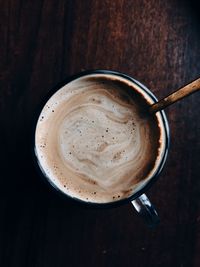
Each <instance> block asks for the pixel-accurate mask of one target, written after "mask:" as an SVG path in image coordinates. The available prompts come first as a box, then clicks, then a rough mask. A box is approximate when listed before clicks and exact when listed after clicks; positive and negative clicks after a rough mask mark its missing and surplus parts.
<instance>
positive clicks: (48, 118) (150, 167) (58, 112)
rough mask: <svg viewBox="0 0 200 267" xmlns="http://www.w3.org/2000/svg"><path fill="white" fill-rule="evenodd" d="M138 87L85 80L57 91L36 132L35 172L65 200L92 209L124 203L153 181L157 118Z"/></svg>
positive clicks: (158, 146) (105, 78) (160, 146)
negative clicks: (91, 204) (83, 203)
mask: <svg viewBox="0 0 200 267" xmlns="http://www.w3.org/2000/svg"><path fill="white" fill-rule="evenodd" d="M152 103H153V101H152V99H151V98H150V97H149V96H148V95H147V94H145V93H144V92H142V90H141V89H140V87H139V86H137V85H135V84H133V83H132V82H130V81H128V80H126V79H125V78H121V77H118V76H114V75H105V74H91V75H87V76H84V77H81V78H78V79H76V80H74V81H72V82H70V83H68V84H66V85H65V86H64V87H62V88H61V89H60V90H58V91H57V92H56V93H55V94H54V95H53V96H52V97H51V98H50V99H49V100H48V102H47V103H46V105H45V106H44V108H43V110H42V112H41V114H40V116H39V119H38V122H37V127H36V134H35V152H36V155H37V158H38V161H39V165H40V168H41V169H42V171H43V173H45V174H46V176H47V177H48V178H49V180H50V181H51V183H53V184H54V185H55V186H56V187H57V188H59V189H60V190H61V191H63V192H64V193H65V194H67V195H69V196H71V197H74V198H77V199H80V200H83V201H87V202H94V203H107V202H113V201H117V200H120V199H124V198H127V197H129V196H131V195H132V194H133V193H135V192H137V191H138V190H139V189H141V188H142V187H143V186H144V185H145V184H146V183H147V182H148V181H149V180H150V179H151V178H152V176H153V175H154V173H155V171H156V169H157V167H158V166H159V164H160V162H161V159H162V156H163V153H164V152H163V151H164V149H165V138H166V136H165V131H164V129H163V128H164V127H163V122H162V119H161V116H160V114H159V113H157V114H156V115H150V114H148V107H149V105H150V104H152Z"/></svg>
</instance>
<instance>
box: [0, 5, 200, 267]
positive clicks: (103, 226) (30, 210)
mask: <svg viewBox="0 0 200 267" xmlns="http://www.w3.org/2000/svg"><path fill="white" fill-rule="evenodd" d="M96 68H103V69H114V70H119V71H121V72H124V73H127V74H129V75H131V76H133V77H135V78H137V79H138V80H139V81H141V82H143V83H144V84H146V85H147V87H149V88H150V89H151V90H152V91H153V92H154V93H155V94H156V96H157V97H158V98H161V97H164V96H165V95H167V94H169V93H171V92H172V91H173V90H175V89H177V88H179V87H180V86H182V85H184V84H185V83H188V82H189V81H191V80H193V79H195V78H197V77H199V74H200V21H199V8H198V6H197V2H193V1H192V2H191V1H178V0H177V1H176V0H168V1H162V0H160V1H159V0H145V1H142V0H132V1H131V0H126V1H123V0H115V1H114V0H107V1H106V0H105V1H100V0H97V1H92V0H91V1H90V0H84V1H81V0H80V1H79V0H71V1H70V0H69V1H64V0H57V1H53V0H43V1H39V0H35V1H29V0H0V166H1V169H0V170H1V175H0V212H1V213H0V214H1V215H0V266H1V267H10V266H12V267H13V266H14V267H15V266H19V267H29V266H37V267H46V266H48V267H51V266H52V267H55V266H56V267H57V266H59V267H62V266H70V267H71V266H81V267H82V266H92V267H93V266H97V267H103V266H106V267H107V266H108V267H110V266H114V267H115V266H117V267H118V266H123V267H124V266H125V267H126V266H127V267H129V266H136V267H140V266H142V267H143V266H145V267H146V266H153V267H156V266H162V267H164V266H166V267H168V266H175V267H177V266H180V267H186V266H188V267H191V266H195V267H197V266H200V201H199V200H200V170H199V159H200V157H199V154H200V116H199V114H200V105H199V104H200V95H199V93H196V94H194V95H192V96H190V97H188V98H186V99H184V100H182V101H181V102H179V103H177V104H175V105H174V106H171V107H169V108H168V109H167V110H166V113H167V115H168V119H169V124H170V127H171V149H170V153H169V157H168V160H167V164H166V166H165V169H164V171H163V173H162V175H161V177H160V179H159V180H158V182H157V183H156V184H155V185H154V186H153V187H152V188H151V189H150V190H149V192H148V195H149V197H150V198H151V200H152V202H153V203H154V204H155V206H156V207H157V210H158V212H159V214H160V217H161V223H160V225H159V226H158V227H157V228H156V229H154V230H151V229H148V228H147V227H146V226H145V225H144V224H143V223H142V221H141V220H140V218H138V216H137V215H136V212H135V211H134V210H133V207H132V206H131V204H128V205H125V206H121V207H119V208H114V209H106V210H94V209H92V210H90V209H85V208H83V207H79V206H77V205H75V204H73V203H69V202H67V201H66V200H64V199H61V198H60V197H59V196H57V195H56V194H55V193H54V192H53V191H52V190H50V189H49V188H48V187H47V186H46V185H45V184H44V183H43V181H42V180H41V178H40V177H38V175H37V173H36V171H35V169H34V166H33V163H32V159H31V155H30V151H29V137H30V133H31V126H32V120H33V116H34V111H35V110H36V109H37V107H38V105H39V103H40V101H41V99H42V98H43V97H44V96H45V95H46V94H47V93H48V92H49V90H50V89H51V88H52V87H54V86H55V85H56V84H57V83H59V82H60V81H62V80H63V79H64V78H66V77H67V76H69V75H71V74H74V73H77V72H79V71H82V70H86V69H96Z"/></svg>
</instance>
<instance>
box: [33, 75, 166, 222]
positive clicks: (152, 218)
mask: <svg viewBox="0 0 200 267" xmlns="http://www.w3.org/2000/svg"><path fill="white" fill-rule="evenodd" d="M96 74H101V75H111V76H115V77H116V76H117V77H120V78H123V79H125V80H127V81H128V82H131V83H132V84H133V85H134V86H137V90H140V92H142V93H143V94H145V95H146V96H147V97H148V98H150V99H151V102H152V103H155V102H157V98H156V97H155V96H154V94H153V93H152V92H151V91H150V90H149V89H148V88H147V87H146V86H144V85H143V84H142V83H140V82H139V81H137V80H135V79H134V78H132V77H130V76H128V75H126V74H123V73H120V72H116V71H110V70H92V71H84V72H82V73H79V74H77V75H74V76H72V77H70V78H68V79H67V80H65V81H64V82H63V83H61V84H59V85H58V86H57V87H56V88H54V89H53V90H52V91H51V92H50V93H49V94H48V95H47V97H46V98H45V99H44V101H43V102H42V105H41V107H40V108H39V111H38V112H37V114H36V117H35V118H36V119H35V122H34V130H33V144H32V152H33V158H34V162H35V163H36V164H35V165H36V169H37V170H38V171H39V174H40V175H41V176H42V177H43V178H44V179H45V180H46V181H48V184H49V185H51V187H53V188H54V189H56V191H57V192H58V193H60V194H61V195H62V196H64V197H66V198H70V199H73V200H75V201H78V202H79V203H82V204H85V205H87V206H88V205H89V206H92V207H115V206H119V205H122V204H126V203H130V202H131V203H132V204H133V206H134V207H135V209H136V211H137V212H138V213H139V215H140V216H141V217H143V218H144V220H145V222H146V224H147V225H148V226H150V227H153V226H155V225H157V224H158V222H159V216H158V214H157V212H156V210H155V208H154V206H153V205H152V204H151V202H150V200H149V199H148V197H147V196H146V195H145V194H144V193H145V192H146V191H147V190H148V189H149V188H150V187H151V186H152V184H153V183H154V182H155V181H156V179H157V178H158V176H159V174H160V172H161V170H162V169H163V166H164V164H165V161H166V158H167V154H168V149H169V125H168V122H167V118H166V115H165V112H164V111H159V112H158V113H159V116H160V118H161V121H162V127H163V129H164V132H165V137H166V138H165V140H164V142H165V144H164V151H163V154H162V157H161V159H160V163H159V165H158V166H157V168H156V170H155V171H154V173H153V175H152V177H151V178H150V179H149V180H148V182H147V183H146V184H145V185H144V186H143V187H142V188H139V189H138V191H136V192H134V193H133V194H132V195H131V196H129V197H127V198H124V199H120V200H116V201H112V202H107V203H96V202H94V203H93V202H86V201H83V200H81V199H78V198H73V197H72V196H70V195H69V194H67V193H65V192H63V191H62V190H61V189H60V188H59V187H58V186H57V185H56V184H55V183H54V182H53V181H52V180H51V179H50V177H49V176H48V174H47V173H46V172H45V171H44V169H43V168H42V166H41V164H40V159H39V157H38V155H37V153H36V145H35V132H36V126H37V123H38V119H39V116H40V114H41V111H42V109H43V107H44V105H45V104H46V102H47V101H48V100H49V99H50V97H51V96H52V95H53V94H54V93H55V92H57V91H58V90H59V89H61V88H62V87H63V86H64V85H66V84H68V83H69V82H72V81H74V80H76V79H78V78H81V77H84V76H90V75H96Z"/></svg>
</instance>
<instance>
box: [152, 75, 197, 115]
mask: <svg viewBox="0 0 200 267" xmlns="http://www.w3.org/2000/svg"><path fill="white" fill-rule="evenodd" d="M198 90H200V78H198V79H197V80H195V81H193V82H191V83H189V84H187V85H185V86H183V87H181V88H180V89H178V90H177V91H175V92H174V93H172V94H170V95H168V96H166V97H165V98H163V99H161V100H159V101H158V102H156V103H155V104H153V105H152V106H151V107H150V112H151V113H155V112H157V111H159V110H162V109H164V108H166V107H167V106H169V105H171V104H173V103H175V102H176V101H178V100H181V99H182V98H184V97H186V96H188V95H190V94H192V93H194V92H196V91H198Z"/></svg>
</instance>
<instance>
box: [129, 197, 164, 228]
mask: <svg viewBox="0 0 200 267" xmlns="http://www.w3.org/2000/svg"><path fill="white" fill-rule="evenodd" d="M131 203H132V204H133V206H134V208H135V209H136V211H137V212H138V213H139V215H140V216H141V217H143V219H144V221H145V223H146V224H147V225H148V226H149V227H151V228H153V227H155V226H156V225H158V224H159V222H160V219H159V216H158V213H157V211H156V210H155V208H154V206H153V205H152V204H151V202H150V200H149V199H148V197H147V196H146V195H145V194H143V195H141V196H139V197H138V198H136V199H134V200H132V201H131Z"/></svg>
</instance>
